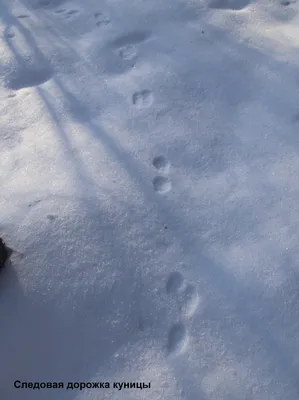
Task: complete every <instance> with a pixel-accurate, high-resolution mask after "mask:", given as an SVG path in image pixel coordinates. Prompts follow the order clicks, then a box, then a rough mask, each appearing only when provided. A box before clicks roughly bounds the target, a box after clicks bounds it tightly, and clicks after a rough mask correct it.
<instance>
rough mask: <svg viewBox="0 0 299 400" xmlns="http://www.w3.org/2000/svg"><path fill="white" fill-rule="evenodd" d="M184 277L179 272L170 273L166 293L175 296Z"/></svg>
mask: <svg viewBox="0 0 299 400" xmlns="http://www.w3.org/2000/svg"><path fill="white" fill-rule="evenodd" d="M183 283H184V277H183V275H182V274H181V273H180V272H172V273H171V274H170V275H169V277H168V279H167V283H166V292H167V293H168V294H177V293H178V292H179V290H180V289H181V288H182V286H183Z"/></svg>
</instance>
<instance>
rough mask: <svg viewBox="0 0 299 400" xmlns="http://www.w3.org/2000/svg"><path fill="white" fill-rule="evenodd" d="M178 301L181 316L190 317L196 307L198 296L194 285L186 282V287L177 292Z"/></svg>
mask: <svg viewBox="0 0 299 400" xmlns="http://www.w3.org/2000/svg"><path fill="white" fill-rule="evenodd" d="M178 302H179V307H180V311H181V313H182V316H184V317H187V318H188V317H192V316H193V315H194V313H195V311H196V309H197V307H198V303H199V296H198V293H197V290H196V288H195V286H193V285H192V284H188V285H187V286H186V288H185V289H184V290H183V291H182V292H181V293H179V296H178Z"/></svg>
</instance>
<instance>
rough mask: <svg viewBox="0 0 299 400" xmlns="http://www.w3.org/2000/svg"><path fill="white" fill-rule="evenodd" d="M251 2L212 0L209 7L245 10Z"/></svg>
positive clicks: (248, 0)
mask: <svg viewBox="0 0 299 400" xmlns="http://www.w3.org/2000/svg"><path fill="white" fill-rule="evenodd" d="M249 3H250V0H212V1H210V3H209V7H210V8H219V9H224V10H235V11H237V10H243V9H244V8H246V7H247V6H248V4H249Z"/></svg>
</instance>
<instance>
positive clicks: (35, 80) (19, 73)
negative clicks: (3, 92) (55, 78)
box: [6, 65, 53, 90]
mask: <svg viewBox="0 0 299 400" xmlns="http://www.w3.org/2000/svg"><path fill="white" fill-rule="evenodd" d="M52 75H53V71H52V69H51V68H50V66H44V67H41V66H35V65H33V66H27V67H23V68H21V69H19V70H18V69H17V70H14V71H12V72H11V74H9V75H8V76H7V77H6V87H7V88H8V89H12V90H19V89H23V88H26V87H33V86H38V85H41V84H43V83H45V82H47V81H48V80H50V79H51V77H52Z"/></svg>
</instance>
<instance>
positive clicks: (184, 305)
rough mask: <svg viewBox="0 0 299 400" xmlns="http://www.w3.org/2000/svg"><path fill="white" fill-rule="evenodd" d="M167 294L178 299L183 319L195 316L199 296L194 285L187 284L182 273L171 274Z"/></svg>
mask: <svg viewBox="0 0 299 400" xmlns="http://www.w3.org/2000/svg"><path fill="white" fill-rule="evenodd" d="M166 292H167V293H168V294H169V295H172V296H174V297H175V298H176V300H177V303H178V307H179V310H180V312H181V315H182V317H185V318H190V317H192V316H193V315H194V313H195V311H196V309H197V307H198V304H199V295H198V293H197V290H196V288H195V286H194V285H192V284H187V285H186V284H185V282H184V278H183V275H182V274H181V273H180V272H178V271H176V272H173V273H172V274H170V276H169V277H168V279H167V283H166Z"/></svg>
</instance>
